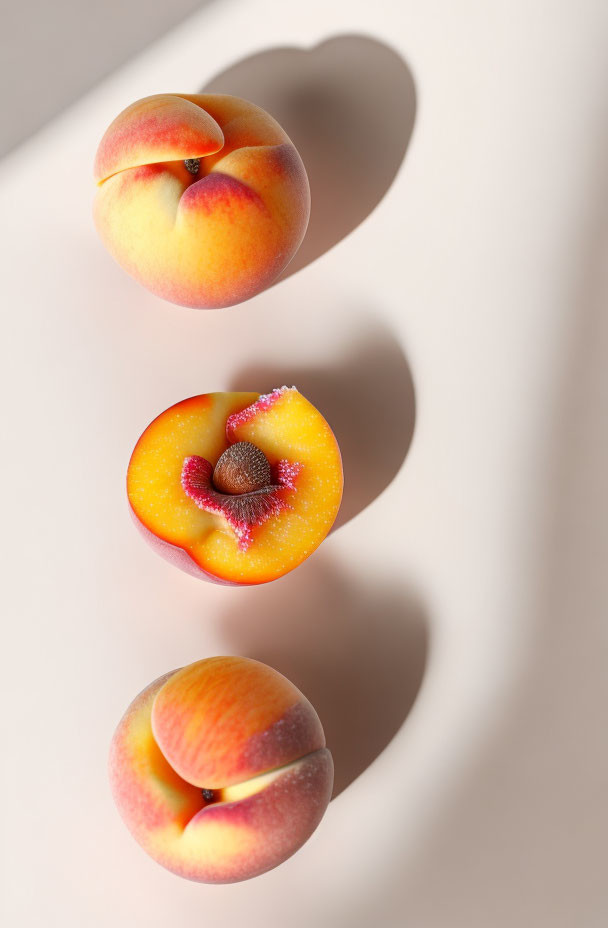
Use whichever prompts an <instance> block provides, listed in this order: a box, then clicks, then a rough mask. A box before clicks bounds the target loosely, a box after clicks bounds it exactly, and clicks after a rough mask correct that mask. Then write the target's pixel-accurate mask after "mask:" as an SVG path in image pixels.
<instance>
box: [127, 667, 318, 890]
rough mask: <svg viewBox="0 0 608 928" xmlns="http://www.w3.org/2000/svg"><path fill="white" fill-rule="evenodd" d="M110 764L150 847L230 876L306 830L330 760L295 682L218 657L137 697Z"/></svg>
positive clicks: (219, 878)
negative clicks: (210, 796)
mask: <svg viewBox="0 0 608 928" xmlns="http://www.w3.org/2000/svg"><path fill="white" fill-rule="evenodd" d="M109 774H110V783H111V787H112V792H113V795H114V799H115V801H116V804H117V807H118V810H119V812H120V814H121V816H122V818H123V820H124V821H125V824H126V825H127V827H128V828H129V830H130V831H131V833H132V834H133V836H134V838H135V839H136V840H137V841H138V843H139V844H140V845H141V846H142V847H143V848H144V850H146V851H147V853H148V854H150V856H151V857H153V858H154V859H155V860H156V861H158V863H160V864H162V865H163V866H164V867H166V868H167V869H169V870H171V871H172V872H174V873H176V874H178V875H179V876H183V877H186V878H188V879H191V880H198V881H201V882H234V881H237V880H244V879H249V878H251V877H253V876H256V875H258V874H260V873H263V872H264V871H265V870H269V869H271V868H272V867H275V866H277V865H278V864H279V863H281V862H282V861H284V860H285V859H286V858H287V857H289V856H291V854H293V853H294V852H295V851H296V850H297V849H298V848H299V847H300V846H301V845H302V844H303V843H304V842H305V841H306V840H307V839H308V838H309V837H310V835H311V834H312V832H313V831H314V829H315V828H316V827H317V825H318V823H319V821H320V820H321V818H322V816H323V813H324V811H325V808H326V807H327V804H328V802H329V799H330V796H331V789H332V784H333V763H332V759H331V754H330V753H329V751H328V750H327V748H326V747H325V738H324V735H323V729H322V727H321V723H320V722H319V719H318V717H317V714H316V712H315V711H314V709H313V707H312V706H311V705H310V703H309V702H308V700H307V699H306V698H305V697H304V696H303V695H302V693H300V691H299V690H298V689H297V688H296V687H295V686H293V684H291V683H290V682H289V681H288V680H286V678H285V677H283V676H282V675H281V674H279V673H278V672H277V671H275V670H273V669H272V668H270V667H267V666H266V665H265V664H261V663H259V662H258V661H253V660H249V659H246V658H235V657H216V658H208V659H207V660H203V661H198V662H197V663H195V664H191V665H190V666H189V667H185V668H183V669H182V670H178V671H174V672H172V673H169V674H166V675H165V676H163V677H160V678H159V679H158V680H156V681H155V682H154V683H152V684H150V686H148V687H147V688H146V689H145V690H144V691H143V692H142V693H140V695H139V696H137V697H136V699H135V700H134V701H133V702H132V703H131V705H130V706H129V708H128V710H127V712H126V713H125V715H124V716H123V718H122V720H121V721H120V723H119V725H118V727H117V729H116V732H115V734H114V738H113V740H112V745H111V749H110V761H109ZM192 780H194V781H195V782H192ZM203 789H206V790H211V791H212V792H213V797H212V799H208V798H205V796H204V794H203ZM205 795H208V794H205Z"/></svg>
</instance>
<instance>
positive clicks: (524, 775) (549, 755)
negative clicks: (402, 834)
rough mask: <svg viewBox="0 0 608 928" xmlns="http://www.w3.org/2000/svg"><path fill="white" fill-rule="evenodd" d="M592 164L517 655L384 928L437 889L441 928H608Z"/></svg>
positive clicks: (601, 388)
mask: <svg viewBox="0 0 608 928" xmlns="http://www.w3.org/2000/svg"><path fill="white" fill-rule="evenodd" d="M598 134H599V133H598ZM596 152H597V163H596V165H595V171H594V170H590V171H589V175H588V188H587V191H586V198H585V199H584V200H583V203H585V209H584V210H582V211H581V212H582V216H583V218H582V220H580V227H579V228H575V229H574V231H573V232H572V239H571V240H572V247H576V248H577V250H578V266H577V267H576V268H575V272H574V273H575V274H576V275H577V278H576V279H575V286H574V287H573V288H572V291H573V292H572V304H571V310H570V328H569V333H568V338H567V340H565V346H566V350H565V354H564V357H563V363H562V366H561V371H559V373H558V375H557V377H556V382H555V385H554V390H553V394H552V397H551V405H550V406H549V404H547V405H548V408H547V414H546V418H547V431H546V438H545V441H546V449H545V467H544V469H543V472H542V473H541V474H540V479H539V480H538V483H537V486H536V490H537V493H538V494H539V496H540V503H541V505H540V507H539V518H538V520H537V523H536V524H530V525H529V526H527V531H535V532H536V533H537V536H538V545H537V548H536V549H535V550H536V563H535V570H534V576H535V584H536V589H535V590H534V591H533V593H532V595H531V597H530V604H529V607H528V610H527V613H526V616H525V618H526V621H527V632H528V637H527V639H526V646H525V651H523V653H522V655H521V663H520V665H519V667H518V668H517V671H516V673H515V674H514V678H513V681H512V687H511V689H510V691H509V692H508V693H506V694H505V696H504V697H503V698H504V702H503V703H502V704H501V705H499V706H497V708H496V710H495V712H494V717H493V724H492V727H491V730H489V731H487V732H485V733H484V735H483V737H482V738H481V740H480V741H479V744H478V746H477V749H476V751H475V752H474V753H472V755H471V757H470V763H469V766H468V768H467V769H466V771H463V772H462V775H461V779H460V781H456V784H455V786H454V790H453V793H452V795H451V796H450V797H449V798H448V800H447V801H446V802H445V806H444V807H443V808H442V809H441V810H440V814H438V816H437V820H436V824H435V827H434V828H433V829H431V830H430V831H429V833H428V835H427V838H426V842H425V844H422V845H419V846H418V847H417V848H416V862H415V866H412V867H410V868H408V869H407V870H406V868H405V867H404V866H403V862H402V861H400V860H399V858H398V857H395V860H399V864H398V865H399V870H398V871H397V868H396V867H395V868H394V869H391V868H390V865H389V867H388V873H387V885H386V887H378V886H376V887H374V897H373V899H370V905H372V904H373V905H374V906H375V909H374V911H375V912H376V917H380V919H381V916H382V912H381V914H380V916H378V914H377V909H378V900H379V899H382V900H383V902H384V904H385V905H387V906H390V907H391V911H402V907H403V905H404V904H406V900H407V905H408V907H409V911H411V910H412V908H413V912H414V913H415V914H414V915H413V916H412V920H413V921H414V922H416V921H417V922H418V923H420V921H425V923H426V921H427V920H428V919H429V917H430V919H431V921H432V914H433V912H436V911H437V909H432V910H431V916H429V899H430V898H431V899H432V898H433V895H432V894H433V893H437V887H440V893H439V895H438V898H440V900H441V909H440V911H441V912H442V913H443V912H449V913H450V923H451V924H452V925H456V924H457V925H466V926H467V928H478V926H479V928H482V926H487V925H492V928H510V926H512V925H516V924H522V925H523V924H525V925H534V926H539V928H540V926H543V928H544V926H548V925H551V926H552V928H570V926H573V925H580V926H583V925H584V926H589V928H592V926H598V928H599V926H600V925H605V924H606V899H607V896H606V834H607V833H608V806H607V804H606V783H607V782H608V746H607V741H606V706H607V705H608V674H607V673H606V654H607V640H608V638H607V632H606V629H607V626H606V616H607V614H608V571H607V570H606V559H607V558H606V555H607V553H608V480H607V475H608V314H607V313H606V306H607V305H608V171H606V164H607V163H608V131H606V132H605V135H604V137H603V138H601V137H600V138H599V139H598V140H597V142H596ZM542 348H543V346H542V345H541V344H539V351H541V350H542ZM359 906H360V901H359ZM421 912H424V915H423V916H422V917H421V916H420V913H421ZM417 915H418V918H416V916H417ZM353 916H354V921H353V920H351V922H350V924H351V925H352V924H361V925H363V924H367V923H368V922H364V921H357V919H356V913H353Z"/></svg>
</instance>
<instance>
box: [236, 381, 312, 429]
mask: <svg viewBox="0 0 608 928" xmlns="http://www.w3.org/2000/svg"><path fill="white" fill-rule="evenodd" d="M288 390H295V387H277V388H276V389H275V390H273V391H272V392H271V393H264V394H263V395H262V396H260V397H258V399H257V400H256V401H255V403H252V404H251V406H247V407H246V408H245V409H241V411H240V412H233V413H232V415H231V416H228V420H227V422H226V437H227V438H228V441H234V440H235V439H234V435H233V432H234V430H235V429H236V428H238V427H239V425H245V423H246V422H251V420H252V419H255V417H256V416H257V414H258V413H259V412H265V411H266V410H267V409H270V407H271V406H272V405H273V404H274V403H276V401H277V400H278V399H279V398H280V397H281V396H283V394H284V393H287V391H288Z"/></svg>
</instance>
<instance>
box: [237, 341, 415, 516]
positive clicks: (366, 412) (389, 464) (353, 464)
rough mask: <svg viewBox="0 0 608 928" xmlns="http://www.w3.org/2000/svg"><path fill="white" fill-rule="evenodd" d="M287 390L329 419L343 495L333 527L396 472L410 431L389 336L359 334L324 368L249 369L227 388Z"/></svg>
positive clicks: (405, 384)
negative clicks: (340, 464) (291, 389)
mask: <svg viewBox="0 0 608 928" xmlns="http://www.w3.org/2000/svg"><path fill="white" fill-rule="evenodd" d="M285 383H286V384H288V385H289V386H291V385H292V384H293V385H295V386H296V387H297V388H298V389H299V390H300V392H301V393H303V394H304V396H306V398H307V399H309V400H310V401H311V403H313V405H314V406H316V407H317V409H319V410H320V411H321V412H322V413H323V415H324V416H325V418H326V419H327V421H328V422H329V424H330V426H331V428H332V430H333V432H334V434H335V436H336V439H337V441H338V444H339V446H340V451H341V452H342V462H343V466H344V498H343V500H342V506H341V509H340V512H339V513H338V518H337V520H336V523H335V526H334V528H338V527H339V526H341V525H344V524H345V523H346V522H348V521H350V519H352V518H354V516H356V515H357V514H358V513H359V512H361V510H363V509H365V507H366V506H369V504H370V503H371V502H373V500H374V499H376V497H377V496H378V495H379V494H380V493H382V491H383V490H384V489H386V487H387V486H388V485H389V483H390V482H391V481H392V480H393V478H394V477H395V476H396V474H397V473H398V471H399V469H400V467H401V465H402V463H403V461H404V459H405V456H406V454H407V451H408V448H409V447H410V444H411V441H412V436H413V434H414V425H415V421H416V395H415V391H414V382H413V380H412V375H411V372H410V369H409V366H408V363H407V360H406V358H405V355H404V354H403V351H402V350H401V347H400V346H399V344H398V342H397V341H396V340H395V338H394V337H393V336H392V335H391V334H390V332H389V331H387V330H386V329H384V328H380V327H378V328H375V329H370V330H368V331H367V332H366V333H365V334H362V335H361V336H360V337H359V339H358V340H357V341H355V342H353V343H352V344H351V346H350V347H349V348H347V349H346V351H345V353H344V355H343V356H342V357H341V358H338V359H336V360H335V361H334V362H332V365H331V367H327V368H325V367H317V366H313V365H311V366H307V367H294V366H293V365H291V364H285V366H279V365H264V364H259V365H258V364H252V365H250V366H249V367H247V368H245V369H243V370H241V371H238V373H237V374H235V375H234V377H233V378H232V379H231V382H230V385H229V389H230V390H251V389H252V384H253V385H255V390H257V391H259V392H263V393H265V392H268V391H270V390H272V389H273V388H274V387H278V386H281V385H282V384H285Z"/></svg>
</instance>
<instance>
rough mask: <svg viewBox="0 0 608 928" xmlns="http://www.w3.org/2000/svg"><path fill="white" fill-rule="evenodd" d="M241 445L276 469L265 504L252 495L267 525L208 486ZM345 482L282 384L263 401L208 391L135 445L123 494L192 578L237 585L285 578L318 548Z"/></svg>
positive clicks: (334, 450) (316, 429)
mask: <svg viewBox="0 0 608 928" xmlns="http://www.w3.org/2000/svg"><path fill="white" fill-rule="evenodd" d="M239 443H250V444H252V445H255V446H256V447H257V448H258V449H260V452H262V453H263V454H264V456H265V457H266V459H267V460H268V461H269V463H270V466H271V486H270V488H269V491H268V492H267V491H266V488H262V490H263V492H262V494H261V495H262V496H263V495H264V493H265V494H266V497H267V498H266V500H265V501H263V502H262V504H260V501H259V499H257V497H255V496H254V497H253V498H254V499H256V500H257V501H256V506H261V510H262V511H261V516H264V518H261V517H260V518H258V519H255V518H249V519H248V520H245V522H246V523H247V524H241V525H239V522H240V521H241V520H239V519H238V512H237V509H236V507H238V506H239V505H240V504H241V502H242V500H243V497H242V496H241V497H239V495H238V494H233V495H230V494H224V495H222V494H217V491H216V489H215V487H214V486H213V482H212V474H213V467H214V463H217V462H218V460H219V459H220V458H221V457H222V454H223V452H225V451H226V449H227V448H229V447H232V448H234V447H235V445H237V444H239ZM342 480H343V478H342V466H341V459H340V452H339V449H338V446H337V444H336V441H335V438H334V436H333V434H332V432H331V429H330V428H329V426H328V424H327V423H326V422H325V420H324V419H323V417H322V416H321V415H320V413H319V412H318V411H317V410H316V409H315V408H314V407H313V406H312V405H311V404H310V403H309V402H308V401H307V400H306V399H305V398H304V397H303V396H302V395H301V394H300V393H298V391H297V390H296V389H295V388H286V387H283V388H281V389H279V390H275V391H273V392H272V393H270V394H267V395H265V396H259V394H255V393H248V394H247V393H223V394H221V393H215V394H204V395H202V396H198V397H192V398H191V399H189V400H184V401H183V402H182V403H178V404H176V405H175V406H172V407H170V408H169V409H168V410H166V411H165V412H164V413H162V414H161V415H160V416H159V417H157V419H155V420H154V421H153V422H152V423H151V425H150V426H148V428H147V429H146V430H145V432H144V433H143V435H142V436H141V438H140V440H139V441H138V443H137V445H136V448H135V450H134V452H133V455H132V457H131V462H130V464H129V472H128V477H127V490H128V496H129V502H130V506H131V511H132V514H133V516H134V518H135V522H136V525H137V527H138V529H139V530H140V531H141V533H142V534H143V536H144V537H145V538H146V540H147V541H148V542H149V543H150V544H151V545H152V546H153V547H154V548H155V549H156V550H157V551H158V553H160V554H161V555H162V556H163V557H165V558H166V559H167V560H170V561H171V562H173V563H175V564H176V565H177V566H180V567H182V568H183V569H185V570H186V571H187V572H188V573H191V574H192V575H194V576H199V577H201V578H203V579H211V580H213V581H214V582H219V583H228V584H237V585H238V584H251V583H264V582H268V581H269V580H272V579H275V578H276V577H280V576H282V575H283V574H285V573H287V572H288V571H289V570H291V569H293V568H294V567H296V566H297V564H299V563H301V561H302V560H304V559H305V558H306V557H307V556H308V555H309V554H310V553H312V551H314V550H315V548H316V547H317V546H318V545H319V544H320V543H321V541H322V540H323V538H324V537H325V535H326V534H327V532H328V531H329V529H330V528H331V525H332V523H333V521H334V519H335V517H336V514H337V511H338V508H339V504H340V499H341V493H342ZM210 491H211V495H212V497H213V498H211V499H210ZM213 494H217V495H216V496H213ZM218 496H221V499H218V498H217V497H218ZM197 497H198V498H197ZM209 504H210V505H209ZM209 508H210V509H211V510H212V511H211V512H209V511H208V509H209ZM264 509H266V510H270V511H269V512H264V511H263V510H264ZM227 510H228V512H227ZM197 513H198V514H197ZM231 513H232V515H233V516H234V519H233V520H232V521H233V524H232V525H231V524H230V522H231V520H230V519H229V518H227V515H228V516H229V515H230V514H231ZM255 514H258V510H256V511H255V513H254V515H255ZM250 516H251V513H250ZM266 516H268V517H266ZM235 522H236V525H235V524H234V523H235ZM255 522H257V523H258V524H253V523H255ZM239 536H240V537H239Z"/></svg>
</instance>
